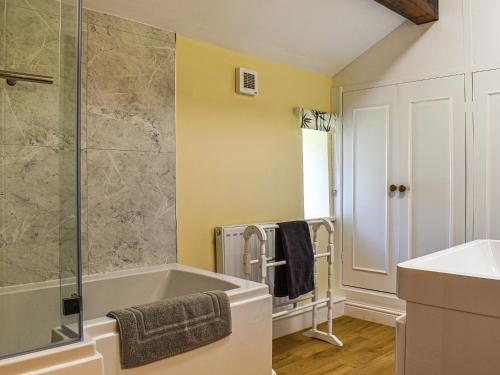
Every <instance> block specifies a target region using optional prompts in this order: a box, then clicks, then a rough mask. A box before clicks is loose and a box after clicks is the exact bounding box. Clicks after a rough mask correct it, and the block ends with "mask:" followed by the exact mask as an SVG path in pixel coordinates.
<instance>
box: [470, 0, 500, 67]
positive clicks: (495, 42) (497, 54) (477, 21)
mask: <svg viewBox="0 0 500 375" xmlns="http://www.w3.org/2000/svg"><path fill="white" fill-rule="evenodd" d="M469 1H470V12H471V16H470V22H471V38H472V40H471V57H472V64H473V66H474V67H477V68H484V67H493V66H495V67H499V66H500V23H499V22H498V15H499V14H500V2H499V1H497V0H469Z"/></svg>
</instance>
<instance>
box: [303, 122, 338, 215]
mask: <svg viewBox="0 0 500 375" xmlns="http://www.w3.org/2000/svg"><path fill="white" fill-rule="evenodd" d="M330 149H331V133H328V132H324V131H317V130H310V129H302V163H303V171H304V172H303V178H304V218H305V219H314V218H319V217H329V216H331V207H330V205H331V203H330V190H331V189H330V175H331V174H330V169H331V168H330V154H331V153H330Z"/></svg>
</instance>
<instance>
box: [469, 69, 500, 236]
mask: <svg viewBox="0 0 500 375" xmlns="http://www.w3.org/2000/svg"><path fill="white" fill-rule="evenodd" d="M499 192H500V70H491V71H487V72H480V73H474V239H481V238H491V239H496V240H498V239H500V199H499V194H498V193H499Z"/></svg>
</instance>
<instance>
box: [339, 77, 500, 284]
mask: <svg viewBox="0 0 500 375" xmlns="http://www.w3.org/2000/svg"><path fill="white" fill-rule="evenodd" d="M488 74H493V73H488ZM475 78H476V77H475ZM477 79H478V85H475V90H476V91H477V95H478V96H481V98H482V102H481V103H482V104H479V103H478V106H479V105H482V106H484V107H485V108H489V112H488V110H487V109H484V110H483V111H484V112H485V114H484V116H486V117H487V118H488V121H490V122H494V121H500V73H499V72H496V73H495V79H496V85H494V84H493V83H492V82H493V81H494V80H493V79H492V77H489V76H488V77H486V76H485V77H479V75H478V77H477ZM479 81H480V82H479ZM492 85H493V86H494V87H493V86H492ZM464 87H465V79H464V75H456V76H450V77H445V78H439V79H431V80H423V81H418V82H412V83H405V84H399V85H392V86H384V87H377V88H370V89H365V90H355V91H347V92H344V93H343V132H342V133H343V140H342V145H343V146H342V159H343V162H342V166H343V168H342V197H343V207H342V283H343V285H345V286H351V287H357V288H364V289H371V290H376V291H381V292H387V293H395V292H396V265H397V263H399V262H401V261H404V260H407V259H409V258H413V257H418V256H421V255H425V254H428V253H431V252H435V251H438V250H442V249H445V248H448V247H450V246H453V245H457V244H460V243H463V242H465V228H466V127H465V119H466V116H465V95H464ZM495 89H498V90H499V91H497V92H495ZM492 92H494V94H492ZM497 94H498V95H497ZM492 101H497V103H498V107H497V108H498V109H497V108H495V109H492V108H491V105H490V104H491V102H492ZM482 133H484V134H482V136H481V137H480V138H481V140H479V139H477V142H481V145H482V146H481V147H482V148H481V147H476V149H477V150H481V152H485V153H486V154H487V155H489V156H490V159H491V160H498V161H499V162H500V149H499V150H497V148H495V147H493V146H492V147H488V144H489V143H491V142H492V141H493V139H492V138H493V137H496V139H497V141H496V142H497V143H500V130H496V132H495V131H494V130H492V126H489V127H488V126H486V127H485V129H483V132H482ZM481 157H483V156H481ZM478 164H479V162H478ZM490 164H491V163H490ZM476 169H477V171H478V172H477V173H478V175H479V176H478V177H480V178H482V179H484V180H486V181H491V180H495V181H496V182H497V183H498V186H497V187H496V190H493V191H490V190H488V189H486V191H485V194H480V195H481V196H480V197H478V198H477V200H478V202H475V203H476V204H478V205H480V204H482V205H483V206H488V207H493V206H489V205H488V200H494V193H495V192H496V191H498V189H500V169H498V170H495V167H494V166H492V165H490V166H489V167H487V168H486V169H485V168H483V169H480V168H478V167H477V168H476ZM483 185H485V184H483ZM483 185H480V186H483ZM486 185H488V183H486ZM488 194H489V195H488ZM496 204H497V205H498V206H499V207H498V208H500V201H499V202H497V203H496ZM483 211H484V212H482V211H481V213H478V215H479V216H480V218H479V217H476V216H475V221H476V220H478V225H481V227H482V228H483V227H484V229H482V230H483V231H485V232H484V233H492V231H495V230H496V233H498V235H500V227H498V225H497V227H495V228H492V225H491V223H492V222H494V221H495V220H496V223H497V224H500V209H496V210H493V211H494V212H492V210H486V209H484V210H483ZM493 217H494V218H493ZM480 219H482V220H483V221H481V220H480ZM483 222H484V223H483ZM477 233H478V238H479V237H481V238H483V237H484V236H483V235H482V232H481V234H479V233H480V232H477Z"/></svg>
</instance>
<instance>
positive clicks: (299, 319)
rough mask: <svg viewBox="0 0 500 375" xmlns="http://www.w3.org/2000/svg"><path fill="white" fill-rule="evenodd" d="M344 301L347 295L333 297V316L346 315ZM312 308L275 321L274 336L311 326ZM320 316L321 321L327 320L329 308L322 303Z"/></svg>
mask: <svg viewBox="0 0 500 375" xmlns="http://www.w3.org/2000/svg"><path fill="white" fill-rule="evenodd" d="M344 302H345V297H337V296H334V297H333V317H334V318H338V317H339V316H342V315H344ZM311 315H312V313H311V309H308V310H304V311H299V312H298V313H297V314H292V315H289V316H287V317H286V318H283V319H280V320H277V321H274V322H273V338H274V339H276V338H278V337H282V336H286V335H290V334H292V333H295V332H299V331H302V330H304V329H307V328H310V327H311V325H312V322H311ZM318 318H319V320H318V321H319V323H324V322H326V319H327V308H326V306H325V305H322V306H321V307H319V308H318ZM333 333H334V334H335V325H334V326H333Z"/></svg>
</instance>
